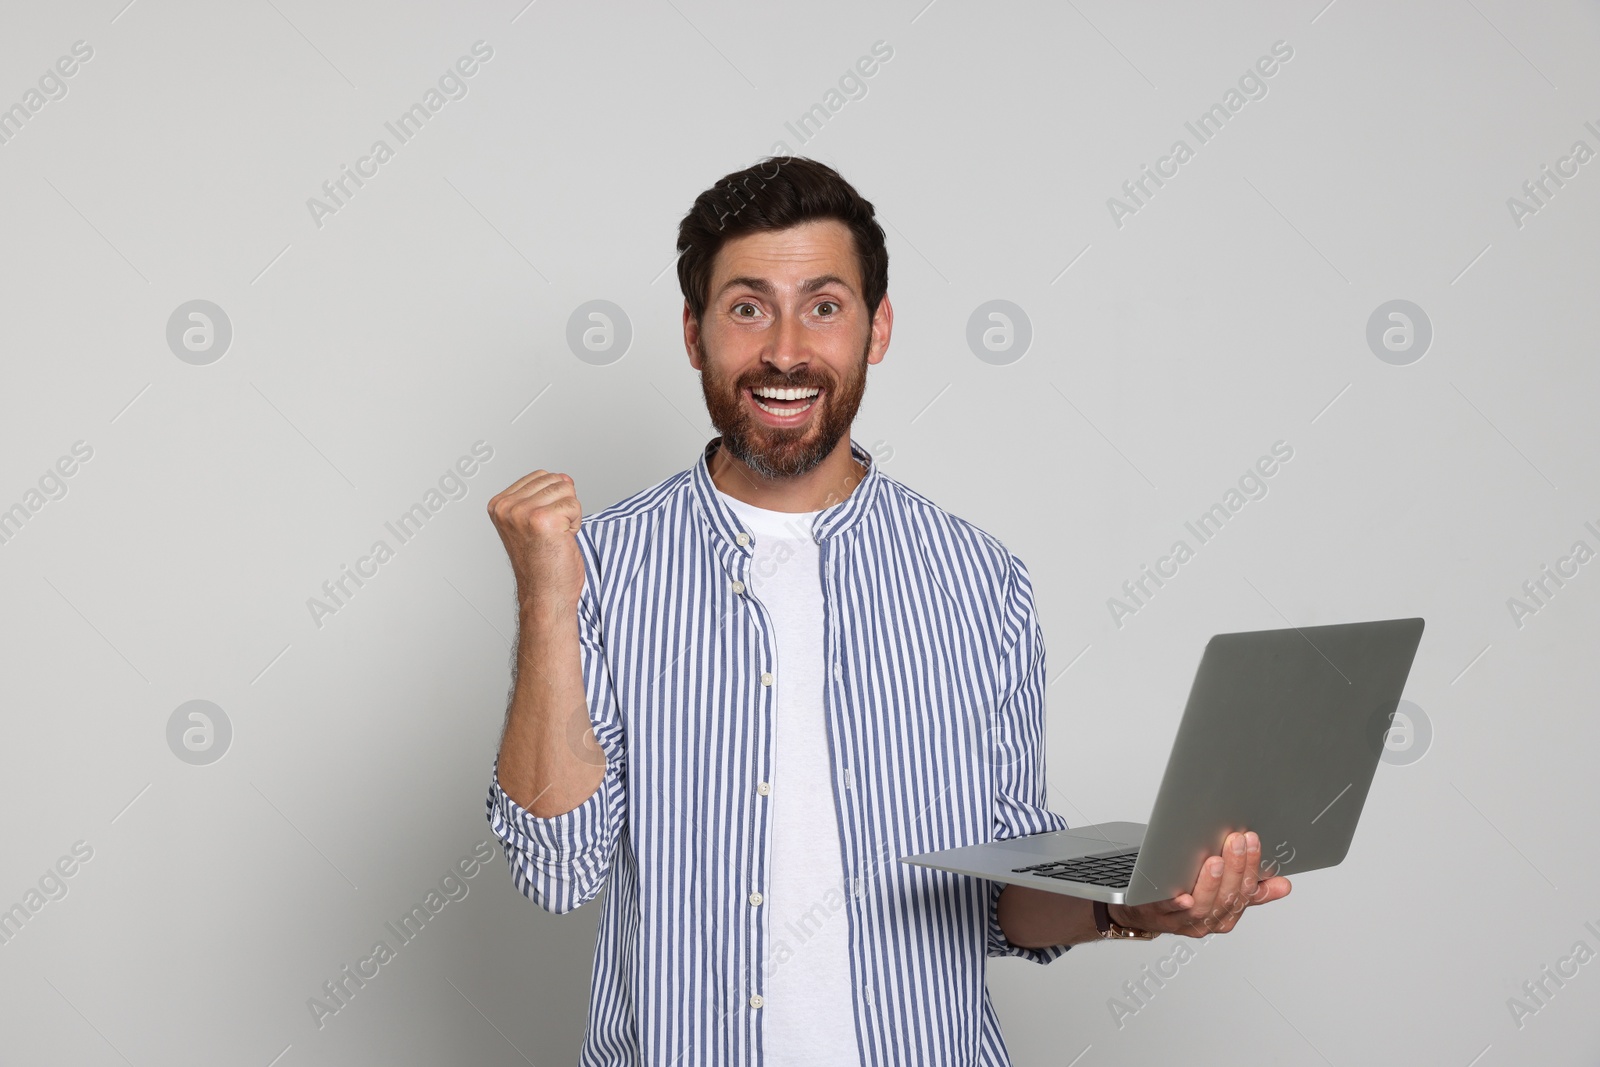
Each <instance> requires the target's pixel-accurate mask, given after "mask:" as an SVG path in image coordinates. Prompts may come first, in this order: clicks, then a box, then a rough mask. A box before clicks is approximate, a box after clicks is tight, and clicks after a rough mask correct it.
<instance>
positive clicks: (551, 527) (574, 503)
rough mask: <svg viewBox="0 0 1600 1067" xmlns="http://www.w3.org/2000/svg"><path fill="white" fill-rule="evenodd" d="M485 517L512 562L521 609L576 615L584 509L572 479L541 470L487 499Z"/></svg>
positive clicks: (581, 575) (580, 585)
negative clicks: (495, 531) (490, 523)
mask: <svg viewBox="0 0 1600 1067" xmlns="http://www.w3.org/2000/svg"><path fill="white" fill-rule="evenodd" d="M489 518H490V519H492V520H493V521H494V527H495V529H496V530H498V531H499V532H500V540H501V541H502V542H504V543H505V546H506V555H508V556H509V557H511V569H512V571H513V572H514V573H515V574H516V578H517V602H518V603H519V604H520V605H521V606H522V609H523V610H524V611H529V610H532V611H536V612H539V613H540V614H550V615H554V614H566V613H569V612H575V611H576V610H577V607H578V596H579V594H580V593H581V592H582V591H583V553H582V552H580V551H579V550H578V539H577V533H578V524H579V523H580V522H581V521H582V519H583V508H582V507H581V506H580V505H579V503H578V492H577V487H576V483H574V482H573V480H572V478H571V477H569V476H568V475H565V474H555V473H552V472H550V471H544V470H537V471H534V472H533V473H532V474H529V475H526V476H524V477H522V478H519V479H518V480H517V481H515V482H513V483H512V484H511V485H509V486H507V487H506V488H505V489H503V490H501V491H500V492H499V493H497V494H496V495H495V496H494V497H492V498H491V499H490V500H489Z"/></svg>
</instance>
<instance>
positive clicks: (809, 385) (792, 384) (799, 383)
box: [739, 377, 830, 389]
mask: <svg viewBox="0 0 1600 1067" xmlns="http://www.w3.org/2000/svg"><path fill="white" fill-rule="evenodd" d="M829 385H830V383H829V382H826V381H823V380H822V379H813V378H811V377H800V378H760V379H746V380H745V381H742V382H740V383H739V388H740V389H827V388H828V387H829Z"/></svg>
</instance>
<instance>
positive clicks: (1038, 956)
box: [989, 882, 1072, 964]
mask: <svg viewBox="0 0 1600 1067" xmlns="http://www.w3.org/2000/svg"><path fill="white" fill-rule="evenodd" d="M1008 884H1009V883H1006V882H990V883H989V955H990V956H1017V957H1020V958H1021V959H1025V960H1031V961H1032V962H1034V963H1038V964H1046V963H1050V962H1051V961H1053V960H1058V959H1060V958H1061V957H1062V956H1064V955H1066V953H1067V950H1068V949H1070V948H1071V947H1072V946H1071V945H1047V946H1045V947H1044V948H1025V947H1023V946H1022V945H1014V944H1012V943H1011V942H1010V941H1008V940H1006V935H1005V931H1004V930H1002V929H1001V928H1000V894H1001V893H1003V892H1005V889H1006V886H1007V885H1008Z"/></svg>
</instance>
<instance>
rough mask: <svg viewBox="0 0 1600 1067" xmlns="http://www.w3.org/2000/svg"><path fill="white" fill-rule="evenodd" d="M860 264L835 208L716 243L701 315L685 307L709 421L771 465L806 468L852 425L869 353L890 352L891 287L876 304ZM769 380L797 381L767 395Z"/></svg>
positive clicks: (779, 474)
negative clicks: (866, 297) (829, 215)
mask: <svg viewBox="0 0 1600 1067" xmlns="http://www.w3.org/2000/svg"><path fill="white" fill-rule="evenodd" d="M860 270H861V267H860V263H859V262H858V261H857V259H856V253H855V242H854V239H853V238H852V236H851V233H850V230H849V228H848V227H847V226H845V224H844V223H842V222H839V221H837V220H834V219H823V220H818V221H814V222H807V223H803V224H801V225H799V226H794V227H791V228H789V229H787V230H772V231H759V232H756V233H751V234H745V235H744V236H741V237H736V238H734V239H733V240H730V241H728V242H727V243H726V244H725V245H723V246H722V248H721V250H720V251H718V253H717V258H716V260H715V262H714V263H713V266H712V272H711V285H710V292H709V296H708V300H707V303H706V310H705V315H704V316H703V318H702V320H701V322H699V323H696V322H695V321H694V319H693V318H692V317H691V316H690V314H689V312H688V309H687V307H685V310H684V341H685V343H686V344H687V346H688V348H689V362H690V364H691V365H692V366H693V367H694V368H695V369H696V370H698V371H700V387H701V390H702V392H704V393H705V398H706V410H707V411H708V412H709V413H710V415H711V423H712V425H713V426H715V427H716V428H717V432H718V433H720V434H722V443H723V446H724V447H725V448H727V449H728V451H729V452H731V453H732V454H733V455H734V456H736V457H738V458H739V459H740V460H742V461H743V462H744V463H745V464H747V465H748V466H749V467H750V468H751V469H752V470H754V471H756V472H757V473H759V474H761V475H763V476H765V477H768V478H793V477H798V476H799V475H802V474H805V473H806V472H808V471H810V470H811V469H812V468H814V467H815V466H816V465H817V464H819V463H821V462H822V461H823V460H824V459H826V458H827V457H828V455H829V454H831V453H832V452H833V450H834V448H835V447H836V446H837V445H838V444H839V442H840V440H841V439H842V438H844V437H845V436H846V435H847V434H848V433H849V432H850V425H851V423H852V422H853V421H854V420H855V417H856V410H857V408H859V407H860V406H861V397H862V394H863V393H865V392H866V388H867V365H868V364H869V363H877V362H880V361H881V360H882V359H883V353H884V349H886V348H887V347H888V344H889V327H890V325H891V323H892V321H893V310H892V309H891V307H890V306H889V300H888V297H885V298H884V299H883V300H882V301H881V302H880V303H879V306H878V314H877V315H876V316H874V317H869V316H868V315H867V308H866V304H865V302H864V301H863V300H862V297H861V276H860ZM769 389H790V390H799V393H798V395H797V396H795V398H794V399H785V398H784V397H783V396H764V395H761V394H762V393H763V392H765V391H766V390H769ZM813 394H814V395H813Z"/></svg>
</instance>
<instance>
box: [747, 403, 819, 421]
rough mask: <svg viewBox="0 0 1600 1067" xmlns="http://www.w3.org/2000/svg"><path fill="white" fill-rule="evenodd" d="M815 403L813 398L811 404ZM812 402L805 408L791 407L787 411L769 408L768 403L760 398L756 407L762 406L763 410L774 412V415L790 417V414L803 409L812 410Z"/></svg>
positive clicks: (796, 413)
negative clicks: (764, 402)
mask: <svg viewBox="0 0 1600 1067" xmlns="http://www.w3.org/2000/svg"><path fill="white" fill-rule="evenodd" d="M815 403H816V401H815V400H813V401H812V402H811V404H815ZM811 404H807V405H806V406H805V407H803V408H791V409H789V410H787V411H779V410H778V409H777V408H769V407H767V405H765V404H763V403H762V402H761V401H759V400H757V401H756V407H758V408H760V409H761V410H762V411H765V412H768V413H770V414H773V415H779V416H783V417H788V416H790V415H798V414H799V413H800V412H802V411H810V410H811Z"/></svg>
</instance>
